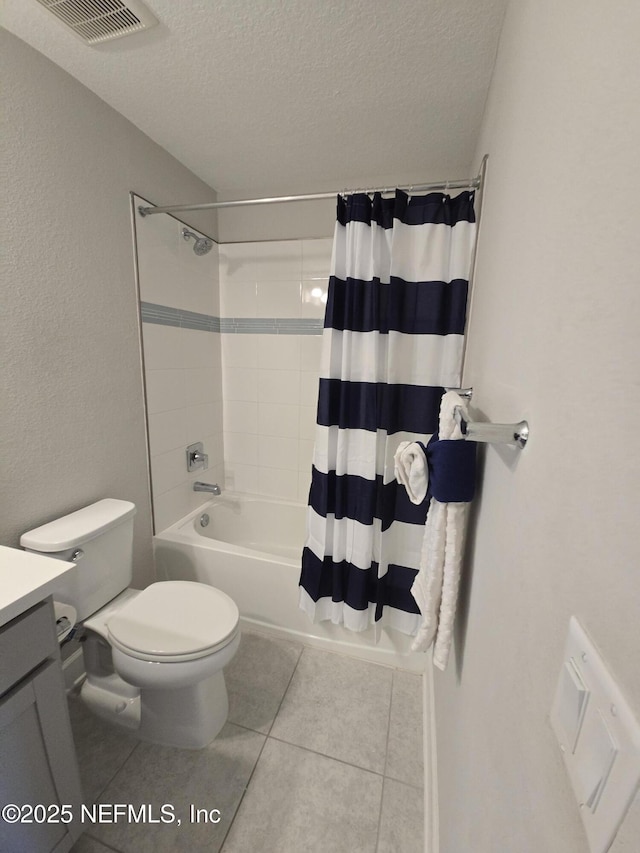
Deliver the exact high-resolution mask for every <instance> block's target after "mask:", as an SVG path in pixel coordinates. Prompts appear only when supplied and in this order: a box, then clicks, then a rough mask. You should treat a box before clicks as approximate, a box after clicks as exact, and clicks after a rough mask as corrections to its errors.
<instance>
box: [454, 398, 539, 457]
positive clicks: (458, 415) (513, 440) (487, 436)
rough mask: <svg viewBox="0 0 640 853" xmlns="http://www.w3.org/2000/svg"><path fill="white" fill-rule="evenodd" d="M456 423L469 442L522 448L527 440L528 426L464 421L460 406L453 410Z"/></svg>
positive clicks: (525, 424) (524, 423)
mask: <svg viewBox="0 0 640 853" xmlns="http://www.w3.org/2000/svg"><path fill="white" fill-rule="evenodd" d="M453 412H454V416H455V419H456V423H457V424H458V426H459V427H460V430H461V431H462V434H463V435H464V437H465V438H466V439H468V440H469V441H486V442H490V443H492V444H494V443H495V444H516V445H517V446H518V447H520V448H523V447H524V446H525V445H526V443H527V440H528V438H529V424H528V423H527V422H526V421H518V423H517V424H491V423H481V422H480V421H466V420H465V419H464V418H463V416H462V410H461V408H460V406H456V407H455V409H454V410H453Z"/></svg>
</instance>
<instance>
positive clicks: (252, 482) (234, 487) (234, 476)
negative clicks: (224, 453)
mask: <svg viewBox="0 0 640 853" xmlns="http://www.w3.org/2000/svg"><path fill="white" fill-rule="evenodd" d="M224 470H225V488H226V489H231V491H234V492H246V493H248V494H257V493H258V471H259V470H260V469H259V468H258V466H257V465H242V464H240V463H238V462H234V463H229V462H225V466H224Z"/></svg>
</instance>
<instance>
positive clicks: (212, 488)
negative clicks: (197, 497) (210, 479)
mask: <svg viewBox="0 0 640 853" xmlns="http://www.w3.org/2000/svg"><path fill="white" fill-rule="evenodd" d="M193 491H194V492H211V494H212V495H219V494H220V486H219V485H218V484H217V483H201V482H199V481H198V482H196V483H194V484H193Z"/></svg>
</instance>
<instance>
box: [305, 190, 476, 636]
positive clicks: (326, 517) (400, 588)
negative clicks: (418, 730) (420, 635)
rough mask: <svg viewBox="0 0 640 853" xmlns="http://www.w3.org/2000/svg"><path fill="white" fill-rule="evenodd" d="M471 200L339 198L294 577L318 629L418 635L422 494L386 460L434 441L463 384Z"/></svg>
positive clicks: (464, 195) (472, 226) (431, 195)
mask: <svg viewBox="0 0 640 853" xmlns="http://www.w3.org/2000/svg"><path fill="white" fill-rule="evenodd" d="M473 198H474V193H473V192H463V193H460V194H459V195H458V196H456V197H454V198H450V197H449V196H448V195H445V194H443V193H429V194H428V195H426V196H416V197H410V196H408V195H407V194H406V193H405V192H402V191H401V190H397V191H396V193H395V197H394V198H388V199H386V198H382V196H381V195H380V194H379V193H376V194H375V195H374V196H373V198H370V197H369V196H367V195H365V194H360V193H358V194H355V195H352V196H348V197H346V198H343V197H338V202H337V205H338V210H337V221H336V226H335V235H334V245H333V255H332V260H331V277H330V280H329V293H328V298H327V308H326V315H325V322H324V331H323V343H322V361H321V368H320V384H319V392H318V414H317V426H316V441H315V450H314V457H313V468H312V480H311V489H310V492H309V507H308V512H307V538H306V542H305V547H304V551H303V555H302V572H301V577H300V607H301V608H302V609H303V610H305V611H306V612H307V613H308V614H309V616H310V617H311V618H312V619H313V620H314V621H322V620H327V619H330V620H331V621H332V622H334V623H336V624H344V625H345V626H346V627H347V628H349V629H351V630H354V631H363V630H365V629H366V628H367V627H369V626H370V625H371V624H372V623H376V625H377V626H378V627H381V626H383V625H386V626H389V627H391V628H395V629H397V630H400V631H402V632H404V633H406V634H415V633H416V631H417V629H418V625H419V611H418V608H417V606H416V603H415V601H414V599H413V597H412V595H411V593H410V589H411V584H412V583H413V579H414V577H415V575H416V573H417V571H418V567H419V564H420V551H421V545H422V539H423V535H424V523H425V520H426V513H427V507H428V504H429V498H430V495H427V499H426V500H425V501H424V502H423V504H420V505H419V506H415V505H414V504H412V503H411V502H410V501H409V499H408V497H407V495H406V492H405V490H404V488H403V487H402V486H399V485H398V483H397V482H396V480H395V478H394V464H393V457H394V453H395V451H396V449H397V446H398V444H399V443H400V442H401V441H422V442H425V443H426V442H427V441H428V440H429V438H430V437H431V435H432V434H433V433H434V432H437V429H438V413H439V407H440V399H441V397H442V394H443V393H444V386H452V387H459V384H460V371H461V363H462V347H463V333H464V323H465V311H466V301H467V290H468V277H469V268H470V262H471V255H472V251H473V245H474V241H475V216H474V209H473Z"/></svg>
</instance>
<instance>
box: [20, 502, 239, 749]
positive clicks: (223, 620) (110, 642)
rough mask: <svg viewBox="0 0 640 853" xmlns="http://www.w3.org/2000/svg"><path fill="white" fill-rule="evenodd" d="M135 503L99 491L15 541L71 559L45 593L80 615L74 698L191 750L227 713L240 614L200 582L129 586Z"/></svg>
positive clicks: (142, 733)
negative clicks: (80, 667)
mask: <svg viewBox="0 0 640 853" xmlns="http://www.w3.org/2000/svg"><path fill="white" fill-rule="evenodd" d="M135 511H136V510H135V505H134V504H132V503H130V502H129V501H121V500H115V499H111V498H106V499H104V500H101V501H98V502H97V503H95V504H92V505H91V506H88V507H83V508H82V509H79V510H77V511H76V512H73V513H71V514H69V515H67V516H64V517H62V518H59V519H56V520H54V521H51V522H49V523H47V524H44V525H42V526H41V527H38V528H36V529H35V530H30V531H27V532H26V533H24V534H23V535H22V536H21V538H20V544H21V545H22V546H23V548H25V549H26V550H28V551H34V552H38V553H46V554H48V555H49V556H51V557H57V558H59V559H62V560H69V561H72V562H74V563H76V564H77V570H76V571H75V572H71V573H68V576H65V579H64V581H61V584H60V588H59V589H55V590H54V593H53V597H54V599H55V600H56V601H58V602H60V603H62V604H63V605H65V606H66V607H68V608H70V609H71V610H73V611H74V612H75V613H76V614H77V617H78V620H79V621H80V622H82V623H83V627H84V635H83V641H84V642H83V658H84V664H85V670H86V679H85V680H84V682H83V684H82V687H81V690H80V697H81V698H82V699H83V700H84V702H85V703H86V704H87V705H88V706H89V707H90V708H91V709H92V710H93V711H94V712H95V713H96V714H98V715H99V716H100V717H102V718H103V719H106V720H108V721H109V722H112V723H114V724H115V725H119V726H122V727H124V728H128V729H130V730H131V731H134V732H135V733H136V735H137V736H138V737H139V738H141V739H143V740H149V741H152V742H154V743H161V744H165V745H169V746H178V747H186V748H190V749H199V748H201V747H203V746H206V744H208V743H209V742H210V741H212V740H213V739H214V738H215V737H216V735H217V734H218V732H219V731H220V729H221V728H222V726H223V725H224V724H225V722H226V719H227V714H228V709H229V703H228V699H227V690H226V686H225V682H224V675H223V667H225V666H226V665H227V664H228V663H229V662H230V661H231V659H232V658H233V656H234V654H235V653H236V651H237V649H238V646H239V644H240V631H239V627H238V626H239V621H240V614H239V612H238V608H237V606H236V604H235V602H234V601H233V600H232V599H231V598H229V596H228V595H226V594H225V593H224V592H222V591H221V590H218V589H215V588H214V587H212V586H209V585H207V584H201V583H193V582H190V581H162V582H160V583H154V584H151V585H150V586H148V587H147V588H146V589H143V590H136V589H131V588H130V587H129V583H130V582H131V577H132V568H133V561H132V556H133V517H134V515H135Z"/></svg>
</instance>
